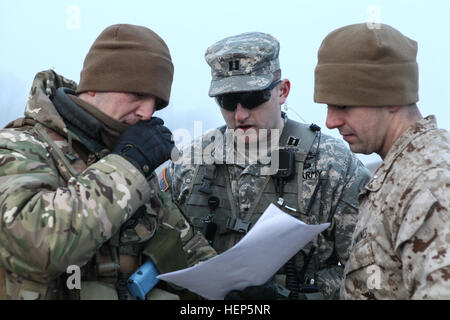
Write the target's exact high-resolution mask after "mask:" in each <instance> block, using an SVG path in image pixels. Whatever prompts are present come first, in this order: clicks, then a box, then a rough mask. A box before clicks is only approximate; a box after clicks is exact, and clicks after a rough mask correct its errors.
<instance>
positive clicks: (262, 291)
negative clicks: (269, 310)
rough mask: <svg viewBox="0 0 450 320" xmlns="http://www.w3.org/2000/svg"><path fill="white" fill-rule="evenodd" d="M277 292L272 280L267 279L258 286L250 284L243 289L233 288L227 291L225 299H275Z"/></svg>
mask: <svg viewBox="0 0 450 320" xmlns="http://www.w3.org/2000/svg"><path fill="white" fill-rule="evenodd" d="M278 297H279V296H278V293H277V289H276V287H275V285H274V284H273V282H271V281H268V282H266V283H265V284H263V285H260V286H250V287H247V288H245V289H244V290H242V291H241V290H233V291H230V292H228V293H227V295H226V296H225V298H224V299H225V300H276V299H277V298H278Z"/></svg>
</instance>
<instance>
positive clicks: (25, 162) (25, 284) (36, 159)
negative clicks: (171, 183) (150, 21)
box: [0, 24, 215, 299]
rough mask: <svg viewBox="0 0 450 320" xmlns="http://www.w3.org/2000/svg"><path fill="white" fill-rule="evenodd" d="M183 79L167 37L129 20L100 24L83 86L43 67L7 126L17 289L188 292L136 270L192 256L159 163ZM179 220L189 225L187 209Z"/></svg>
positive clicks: (7, 187)
mask: <svg viewBox="0 0 450 320" xmlns="http://www.w3.org/2000/svg"><path fill="white" fill-rule="evenodd" d="M172 80H173V64H172V61H171V56H170V52H169V49H168V47H167V45H166V44H165V42H164V41H163V40H162V39H161V38H160V37H159V36H158V35H157V34H156V33H155V32H153V31H152V30H150V29H148V28H146V27H142V26H135V25H129V24H120V25H113V26H110V27H108V28H106V29H105V30H104V31H103V32H102V33H101V34H100V35H99V37H98V38H97V39H96V40H95V42H94V44H93V45H92V47H91V49H90V50H89V53H88V54H87V56H86V59H85V62H84V66H83V70H82V71H81V79H80V85H79V86H77V85H76V83H74V82H73V81H71V80H68V79H66V78H64V77H62V76H60V75H58V74H56V73H55V72H54V71H52V70H49V71H44V72H40V73H38V74H37V76H36V78H35V80H34V82H33V87H32V89H31V93H30V99H29V101H28V104H27V108H26V110H25V118H21V119H17V120H15V121H13V122H11V123H10V124H9V125H8V126H7V128H5V129H3V130H1V131H0V218H1V219H0V226H1V232H0V268H4V269H5V270H6V272H4V273H6V283H0V291H1V292H5V291H6V295H7V298H9V299H128V298H132V297H134V298H139V299H145V298H152V299H157V298H159V299H176V298H178V296H177V295H176V294H174V293H170V292H168V291H167V290H165V289H166V287H164V284H162V283H161V284H158V286H157V287H155V288H153V289H152V288H151V287H147V285H146V286H145V288H146V290H145V291H142V290H135V289H136V288H139V279H140V278H138V279H135V281H127V280H128V279H129V277H130V276H132V275H133V273H135V272H136V271H137V269H138V268H142V267H144V269H143V271H142V272H143V273H142V275H141V274H138V276H141V278H142V277H144V276H143V275H145V279H146V281H147V283H148V282H152V281H153V280H155V279H151V278H149V277H148V276H147V275H146V274H145V273H144V271H145V270H151V268H150V267H151V265H150V264H149V263H153V264H154V267H155V268H156V270H157V271H158V272H159V273H164V272H169V271H173V270H176V269H180V268H183V267H185V266H186V257H185V256H184V252H183V250H182V246H181V244H182V243H181V241H180V238H179V232H178V231H177V230H175V229H171V228H167V227H163V226H162V223H163V222H164V221H166V219H167V218H168V213H169V212H168V209H167V207H168V206H167V204H168V203H167V201H169V200H170V199H167V197H166V196H164V195H163V194H162V193H161V190H160V187H159V184H158V182H157V179H156V175H155V174H154V172H153V171H154V170H155V169H156V168H157V167H158V166H159V165H161V164H162V163H164V162H165V161H166V160H168V159H169V158H170V156H171V151H172V149H173V147H174V143H173V140H172V134H171V132H170V130H169V129H167V128H166V127H164V122H163V121H162V120H161V119H159V118H155V117H153V114H154V112H155V111H156V110H159V109H162V108H165V107H166V106H167V105H168V104H169V98H170V90H171V86H172ZM171 208H173V206H171ZM170 219H171V221H175V222H176V224H177V225H178V226H183V225H184V226H185V227H183V228H186V229H189V227H188V225H187V223H185V220H184V219H183V217H182V215H181V214H180V213H179V212H178V211H176V210H174V209H171V212H170ZM188 231H189V230H183V234H184V235H186V236H185V237H183V239H182V240H183V241H185V242H186V241H188V240H190V239H191V238H189V237H192V236H193V235H194V234H193V232H191V233H189V232H188ZM193 241H194V243H196V244H198V243H201V242H199V241H198V237H197V238H196V237H194V239H193ZM205 242H206V240H205ZM190 247H192V246H190ZM192 249H193V251H194V252H195V247H193V248H192ZM202 252H205V251H202ZM209 252H210V253H211V254H215V252H214V251H213V250H212V249H211V250H210V251H209ZM153 276H155V275H153ZM150 289H152V290H150ZM149 290H150V291H149Z"/></svg>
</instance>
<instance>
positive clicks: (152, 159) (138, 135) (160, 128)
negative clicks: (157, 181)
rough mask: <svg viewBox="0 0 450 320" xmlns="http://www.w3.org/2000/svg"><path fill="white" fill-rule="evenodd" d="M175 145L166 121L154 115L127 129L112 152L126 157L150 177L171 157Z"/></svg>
mask: <svg viewBox="0 0 450 320" xmlns="http://www.w3.org/2000/svg"><path fill="white" fill-rule="evenodd" d="M174 147H175V144H174V142H173V140H172V132H170V130H169V129H167V128H166V127H165V126H164V121H162V120H161V119H160V118H156V117H153V118H151V119H150V120H148V121H139V122H138V123H136V124H135V125H133V126H131V127H129V128H128V129H127V130H125V132H124V133H123V134H122V135H121V136H120V137H119V139H117V142H116V145H115V146H114V149H113V150H112V153H114V154H118V155H120V156H122V157H124V158H126V159H127V160H129V161H130V162H131V163H133V165H134V166H136V168H138V169H139V171H141V172H142V173H143V174H144V176H145V177H148V176H150V175H151V173H152V172H153V171H154V170H155V169H156V168H158V167H159V166H160V165H161V164H163V163H164V162H166V161H167V160H169V159H170V155H171V152H172V149H173V148H174Z"/></svg>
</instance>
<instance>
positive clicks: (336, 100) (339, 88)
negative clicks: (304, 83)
mask: <svg viewBox="0 0 450 320" xmlns="http://www.w3.org/2000/svg"><path fill="white" fill-rule="evenodd" d="M416 56H417V42H415V41H414V40H411V39H409V38H407V37H405V36H404V35H402V34H401V33H400V32H399V31H398V30H396V29H394V28H392V27H390V26H388V25H385V24H380V26H379V28H373V29H371V28H369V26H368V25H367V24H366V23H363V24H355V25H350V26H346V27H343V28H340V29H337V30H335V31H333V32H331V33H330V34H329V35H328V36H327V37H326V38H325V39H324V40H323V42H322V45H321V47H320V49H319V53H318V59H319V60H318V64H317V66H316V70H315V88H314V101H315V102H318V103H325V104H331V105H347V106H400V105H408V104H411V103H415V102H417V101H418V100H419V96H418V90H419V79H418V78H419V76H418V73H419V72H418V66H417V62H416Z"/></svg>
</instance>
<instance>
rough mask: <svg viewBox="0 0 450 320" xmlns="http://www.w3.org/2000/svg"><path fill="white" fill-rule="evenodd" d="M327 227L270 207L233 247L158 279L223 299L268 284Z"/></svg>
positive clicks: (273, 206)
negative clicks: (243, 290)
mask: <svg viewBox="0 0 450 320" xmlns="http://www.w3.org/2000/svg"><path fill="white" fill-rule="evenodd" d="M329 225H330V224H329V223H324V224H321V225H307V224H305V223H303V222H301V221H300V220H298V219H296V218H294V217H292V216H290V215H288V214H286V213H284V212H283V211H281V210H280V209H278V208H277V207H276V206H275V205H273V204H271V205H270V206H269V207H268V208H267V210H266V211H265V212H264V214H263V215H262V216H261V218H260V219H259V220H258V222H257V223H256V224H255V225H254V226H253V228H252V229H251V230H250V231H249V232H248V233H247V235H246V236H245V237H244V238H243V239H242V240H241V241H239V242H238V243H237V244H236V245H235V246H234V247H232V248H230V249H228V250H227V251H225V252H223V253H222V254H220V255H218V256H216V257H213V258H211V259H210V260H207V261H205V262H202V263H200V264H198V265H195V266H193V267H190V268H187V269H183V270H178V271H174V272H170V273H165V274H161V275H159V276H158V279H160V280H164V281H168V282H172V283H174V284H176V285H178V286H181V287H184V288H187V289H189V290H190V291H192V292H195V293H197V294H198V295H200V296H202V297H204V298H207V299H210V300H222V299H223V298H224V297H225V295H226V294H227V293H228V292H230V291H231V290H242V289H244V288H246V287H248V286H253V285H261V284H263V283H265V282H266V281H268V280H269V279H270V278H271V277H272V276H273V275H274V274H275V273H276V272H277V271H278V270H279V269H280V268H281V267H282V266H283V265H284V264H285V263H286V262H287V261H288V260H289V259H290V258H291V257H292V256H293V255H294V254H296V253H297V252H298V251H299V250H300V249H302V248H303V247H304V246H305V245H306V244H307V243H308V242H310V241H311V240H312V239H314V238H315V237H316V236H317V235H318V234H319V233H320V232H322V231H323V230H325V229H327V228H328V227H329Z"/></svg>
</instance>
